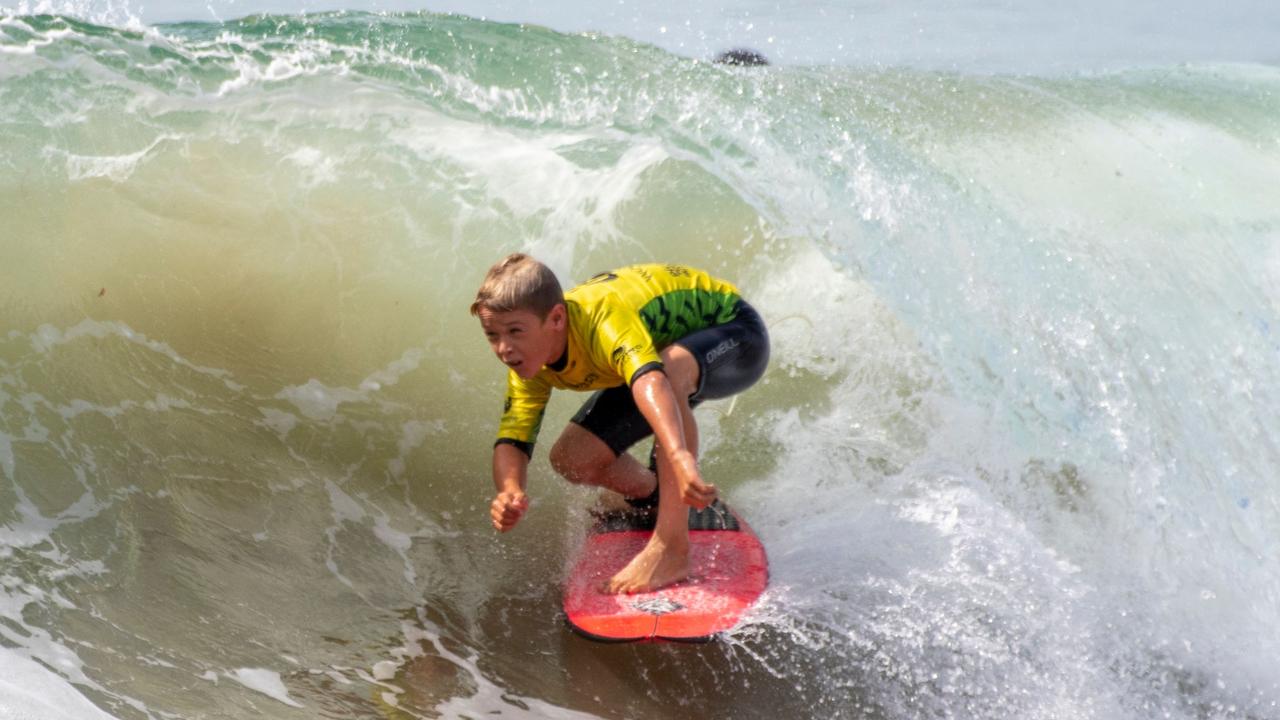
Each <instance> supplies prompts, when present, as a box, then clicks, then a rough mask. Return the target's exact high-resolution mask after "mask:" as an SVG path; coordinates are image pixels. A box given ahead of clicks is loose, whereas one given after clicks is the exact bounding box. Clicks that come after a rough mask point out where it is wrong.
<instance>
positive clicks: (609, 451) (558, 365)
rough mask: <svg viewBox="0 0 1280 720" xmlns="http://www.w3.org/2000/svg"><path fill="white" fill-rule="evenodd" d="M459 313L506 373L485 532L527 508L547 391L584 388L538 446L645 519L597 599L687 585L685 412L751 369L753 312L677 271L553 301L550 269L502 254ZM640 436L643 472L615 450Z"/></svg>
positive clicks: (573, 478)
mask: <svg viewBox="0 0 1280 720" xmlns="http://www.w3.org/2000/svg"><path fill="white" fill-rule="evenodd" d="M471 314H472V315H474V316H476V317H477V318H479V319H480V325H481V328H482V329H483V330H484V334H485V337H486V339H487V340H488V341H489V346H490V348H491V349H492V350H493V352H494V354H495V355H497V357H498V359H499V360H501V361H502V362H503V364H505V365H506V366H507V367H508V368H509V372H508V374H507V392H506V399H505V402H504V405H503V414H502V419H501V421H500V423H499V427H498V438H497V442H496V443H495V444H494V448H493V482H494V486H495V488H496V491H497V492H496V495H495V497H494V499H493V502H492V503H491V505H490V518H491V520H492V522H493V526H494V527H495V528H496V529H497V530H499V531H501V532H506V531H507V530H510V529H511V528H513V527H515V525H516V523H518V522H519V521H520V518H522V517H523V516H524V513H525V511H526V510H527V509H528V507H529V499H528V496H527V495H526V494H525V489H526V485H527V481H528V465H529V458H530V456H531V454H532V452H533V446H534V442H535V440H536V438H537V435H538V431H539V429H540V426H541V423H542V417H543V413H544V410H545V408H546V404H547V401H548V399H549V398H550V396H551V390H552V389H553V388H560V389H571V390H580V391H594V393H593V394H592V396H591V397H590V398H589V399H588V400H587V402H586V403H585V404H583V406H582V408H581V409H580V410H579V411H578V412H577V414H575V415H574V416H573V419H572V421H571V422H570V423H569V425H568V426H567V427H566V428H565V429H564V431H563V432H562V433H561V435H560V438H559V439H558V440H557V441H556V443H555V445H554V446H553V447H552V448H551V458H550V459H551V466H552V467H553V468H554V469H555V470H556V472H557V473H559V474H560V475H562V476H564V477H565V478H566V479H567V480H569V481H570V482H574V483H582V484H588V485H594V486H599V487H604V488H608V489H610V490H613V491H615V492H618V493H620V494H622V495H623V496H624V497H627V498H629V502H631V503H632V504H634V505H636V506H638V507H644V506H650V507H651V506H652V505H654V504H656V505H657V512H658V516H657V522H656V525H655V528H654V532H653V535H652V536H651V537H650V539H649V542H648V543H647V544H646V545H645V547H644V548H643V549H642V550H641V551H640V552H639V554H637V555H636V556H635V557H634V558H633V559H632V560H631V562H630V563H628V564H627V566H626V567H624V568H623V569H622V570H621V571H619V572H618V573H617V574H616V575H614V576H613V577H612V578H610V579H609V580H608V581H606V582H605V584H604V586H603V587H602V588H601V590H602V591H604V592H608V593H633V592H647V591H650V590H656V589H658V588H660V587H663V586H665V585H670V584H672V583H676V582H679V581H681V580H684V579H685V578H686V577H688V575H689V531H688V514H687V511H686V510H685V509H684V506H685V505H691V506H693V507H695V508H698V509H702V508H705V507H706V506H708V505H709V504H711V503H712V502H714V501H715V499H716V487H715V486H714V485H711V484H709V483H707V482H705V481H704V480H703V478H702V474H701V472H700V471H699V469H698V461H697V452H698V428H697V424H696V422H695V421H694V418H693V412H692V409H693V407H695V406H696V405H697V404H698V403H699V402H701V401H703V400H713V399H718V398H723V397H727V396H729V395H733V394H735V393H738V392H741V391H742V390H744V389H746V388H747V387H749V386H751V385H752V384H754V383H755V382H756V381H757V380H758V379H759V378H760V376H761V375H763V374H764V370H765V367H766V366H767V365H768V361H769V336H768V332H767V330H766V328H765V325H764V321H763V320H761V318H760V316H759V314H758V313H756V311H755V309H754V308H752V307H751V306H750V305H749V304H747V302H746V301H745V300H743V299H742V297H741V295H740V294H739V292H738V289H737V288H736V287H734V286H733V285H732V284H731V283H729V282H726V281H724V280H719V279H717V278H714V277H712V276H711V275H709V274H707V273H705V272H703V271H701V270H697V269H694V268H691V267H687V266H683V265H663V264H648V265H633V266H630V267H624V268H619V269H616V270H613V271H610V272H607V273H601V274H599V275H596V276H595V277H593V278H591V279H590V280H588V281H587V282H585V283H583V284H581V285H579V286H577V287H575V288H573V289H571V290H569V291H568V292H563V291H562V290H561V287H560V283H559V282H558V281H557V279H556V277H555V274H554V273H552V272H551V270H550V269H549V268H547V267H546V266H545V265H543V264H542V263H540V262H538V261H537V260H535V259H533V258H532V257H530V256H528V255H524V254H522V253H514V254H512V255H508V256H507V257H505V258H503V259H502V260H500V261H498V262H497V263H496V264H494V266H493V267H491V268H490V269H489V272H488V273H487V275H486V276H485V279H484V282H483V283H482V284H481V286H480V289H479V290H478V291H477V293H476V299H475V302H473V303H472V305H471ZM649 435H653V436H654V438H655V442H654V453H653V456H652V458H653V462H651V466H650V467H645V466H644V465H642V464H641V463H640V462H639V461H637V460H636V459H635V458H634V457H632V456H631V455H630V454H629V453H628V452H627V449H628V448H630V447H631V446H632V445H634V444H635V443H637V442H639V441H640V440H642V439H644V438H646V437H648V436H649Z"/></svg>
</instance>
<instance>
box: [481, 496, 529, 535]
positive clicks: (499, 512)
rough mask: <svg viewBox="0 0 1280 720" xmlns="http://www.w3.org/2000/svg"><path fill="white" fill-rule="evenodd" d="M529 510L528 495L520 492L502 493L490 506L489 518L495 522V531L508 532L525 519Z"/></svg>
mask: <svg viewBox="0 0 1280 720" xmlns="http://www.w3.org/2000/svg"><path fill="white" fill-rule="evenodd" d="M528 509H529V496H528V495H525V494H524V493H522V492H520V491H519V490H514V491H510V492H500V493H498V495H497V497H495V498H494V499H493V503H492V504H491V505H489V518H490V519H491V520H492V521H493V528H494V529H495V530H497V531H498V532H506V531H508V530H510V529H511V528H513V527H515V526H516V523H518V522H520V518H522V517H524V511H525V510H528Z"/></svg>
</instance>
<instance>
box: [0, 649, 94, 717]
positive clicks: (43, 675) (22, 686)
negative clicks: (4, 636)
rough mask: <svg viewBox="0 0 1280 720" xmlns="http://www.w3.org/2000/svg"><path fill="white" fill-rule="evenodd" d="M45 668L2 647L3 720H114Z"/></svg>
mask: <svg viewBox="0 0 1280 720" xmlns="http://www.w3.org/2000/svg"><path fill="white" fill-rule="evenodd" d="M113 718H114V716H112V715H109V714H107V713H105V712H103V711H102V710H101V709H99V708H98V706H96V705H94V704H93V703H91V702H89V700H87V699H86V698H85V697H84V695H81V694H80V693H79V692H78V691H77V690H76V689H75V687H74V686H72V685H71V684H70V683H68V682H67V681H66V680H64V679H63V678H61V677H59V676H58V675H57V674H56V673H53V672H51V671H49V670H48V669H47V668H46V667H45V666H43V665H41V664H39V663H37V662H35V661H33V660H30V659H28V658H26V657H23V656H21V655H19V654H18V653H17V652H15V651H13V650H10V649H8V648H5V647H2V646H0V720H112V719H113Z"/></svg>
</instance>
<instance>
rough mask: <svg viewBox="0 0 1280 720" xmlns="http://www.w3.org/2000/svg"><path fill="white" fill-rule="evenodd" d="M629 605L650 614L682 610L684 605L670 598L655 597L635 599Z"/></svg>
mask: <svg viewBox="0 0 1280 720" xmlns="http://www.w3.org/2000/svg"><path fill="white" fill-rule="evenodd" d="M631 607H633V608H635V609H636V610H639V611H640V612H645V613H649V614H650V615H666V614H668V613H673V612H675V611H677V610H683V609H684V606H683V605H681V604H680V603H678V602H676V601H675V600H672V599H671V598H665V597H656V598H646V599H644V600H637V601H636V602H633V603H631Z"/></svg>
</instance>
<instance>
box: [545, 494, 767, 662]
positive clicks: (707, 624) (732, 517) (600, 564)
mask: <svg viewBox="0 0 1280 720" xmlns="http://www.w3.org/2000/svg"><path fill="white" fill-rule="evenodd" d="M654 520H655V517H654V513H652V512H648V513H645V512H636V511H618V512H614V513H607V514H604V515H601V516H599V517H598V518H597V520H596V522H595V524H594V525H593V526H592V528H591V530H590V532H589V534H588V535H587V539H586V542H585V543H584V544H583V547H582V550H581V551H580V553H579V555H578V558H577V560H576V561H575V562H574V565H573V567H572V569H571V570H570V571H569V578H568V581H567V582H566V583H565V588H564V612H565V617H566V619H567V620H568V622H569V625H570V627H572V628H573V629H574V630H575V631H577V632H578V633H580V634H582V635H584V636H586V637H588V638H591V639H593V640H600V641H605V642H637V641H664V640H670V641H680V642H705V641H707V640H711V639H712V638H714V637H715V636H716V635H717V634H719V633H722V632H725V631H727V630H729V629H731V628H733V627H734V626H735V625H737V624H738V622H739V621H740V620H741V619H742V617H743V615H744V614H745V613H746V612H747V610H749V609H750V608H751V606H752V605H753V604H754V603H755V602H756V600H757V599H758V598H759V597H760V595H761V593H763V592H764V590H765V587H766V586H767V585H768V584H769V563H768V558H767V556H766V555H765V551H764V545H762V544H761V543H760V539H759V538H758V537H756V534H755V533H754V532H753V531H752V530H751V528H750V527H749V526H748V525H747V524H746V522H744V521H743V520H742V518H741V517H739V516H738V515H737V514H736V513H734V512H733V511H732V510H730V509H729V507H728V506H727V505H725V504H724V503H723V502H722V501H720V500H717V501H716V502H715V503H714V504H712V505H711V506H709V507H707V508H706V509H704V510H701V511H699V510H694V509H693V508H690V509H689V545H690V566H691V575H690V577H689V579H687V580H685V581H683V582H680V583H677V584H675V585H671V586H668V587H665V588H661V589H659V590H656V591H654V592H647V593H636V594H632V595H606V594H604V593H602V592H600V590H599V587H600V585H601V584H602V583H603V582H604V581H605V580H607V579H609V578H610V577H612V576H613V575H614V574H615V573H617V572H618V571H619V570H621V569H622V568H623V567H624V566H625V565H626V564H627V563H628V562H630V561H631V558H633V557H635V555H636V553H638V552H640V550H641V548H643V547H644V545H645V543H646V542H648V540H649V536H650V535H651V534H652V533H653V523H654Z"/></svg>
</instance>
